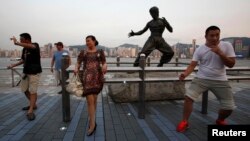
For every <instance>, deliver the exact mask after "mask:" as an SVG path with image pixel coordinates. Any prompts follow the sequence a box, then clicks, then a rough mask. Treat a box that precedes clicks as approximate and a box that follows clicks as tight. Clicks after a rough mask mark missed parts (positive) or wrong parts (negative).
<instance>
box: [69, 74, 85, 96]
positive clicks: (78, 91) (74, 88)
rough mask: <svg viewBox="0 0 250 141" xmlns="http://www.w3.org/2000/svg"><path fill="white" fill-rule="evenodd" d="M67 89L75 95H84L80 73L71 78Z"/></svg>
mask: <svg viewBox="0 0 250 141" xmlns="http://www.w3.org/2000/svg"><path fill="white" fill-rule="evenodd" d="M66 91H67V92H69V93H70V94H73V95H75V96H78V97H82V94H83V85H82V82H81V80H80V78H79V75H78V74H76V75H73V77H72V78H70V80H69V84H68V85H67V86H66Z"/></svg>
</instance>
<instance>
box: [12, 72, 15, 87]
mask: <svg viewBox="0 0 250 141" xmlns="http://www.w3.org/2000/svg"><path fill="white" fill-rule="evenodd" d="M11 79H12V87H15V80H14V71H13V69H11Z"/></svg>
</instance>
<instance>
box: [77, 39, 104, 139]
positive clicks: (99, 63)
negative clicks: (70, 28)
mask: <svg viewBox="0 0 250 141" xmlns="http://www.w3.org/2000/svg"><path fill="white" fill-rule="evenodd" d="M86 45H87V48H86V49H85V50H82V51H81V52H80V54H79V55H78V58H77V64H76V67H75V74H77V73H78V72H79V69H80V68H81V66H82V68H83V75H82V77H81V80H82V84H83V91H84V92H83V96H84V97H86V99H87V104H88V114H89V129H88V132H87V135H88V136H90V135H92V134H93V133H94V132H95V130H96V126H97V125H96V122H95V113H96V105H97V95H98V94H99V93H100V91H101V90H102V88H103V82H104V74H105V73H106V71H107V64H106V58H105V55H104V52H103V50H98V49H97V48H96V46H97V45H98V41H97V40H96V38H95V37H94V36H92V35H90V36H87V37H86Z"/></svg>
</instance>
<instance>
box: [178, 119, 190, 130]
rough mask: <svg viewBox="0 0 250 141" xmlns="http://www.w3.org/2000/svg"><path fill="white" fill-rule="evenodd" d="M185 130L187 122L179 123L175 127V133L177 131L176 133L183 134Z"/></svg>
mask: <svg viewBox="0 0 250 141" xmlns="http://www.w3.org/2000/svg"><path fill="white" fill-rule="evenodd" d="M187 128H189V126H188V122H187V121H181V122H180V123H179V124H178V126H177V128H176V131H177V132H184V131H186V130H187Z"/></svg>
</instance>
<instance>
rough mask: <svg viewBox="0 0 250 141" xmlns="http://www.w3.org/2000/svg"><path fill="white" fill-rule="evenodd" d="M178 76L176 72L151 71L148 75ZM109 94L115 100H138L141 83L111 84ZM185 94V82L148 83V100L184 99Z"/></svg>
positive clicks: (121, 75)
mask: <svg viewBox="0 0 250 141" xmlns="http://www.w3.org/2000/svg"><path fill="white" fill-rule="evenodd" d="M169 76H171V77H173V76H174V77H178V75H177V74H176V73H167V74H166V73H159V72H158V73H150V74H147V75H146V77H169ZM115 77H118V78H124V77H138V74H116V75H115ZM108 88H109V96H110V97H111V98H112V99H113V101H114V102H134V101H138V94H139V84H137V83H123V84H110V85H109V86H108ZM184 94H185V82H180V81H176V82H157V83H146V94H145V100H146V101H155V100H171V99H183V98H184Z"/></svg>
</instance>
